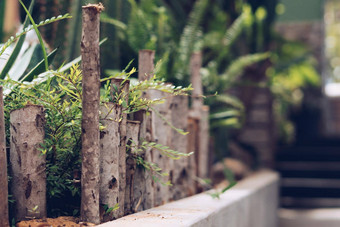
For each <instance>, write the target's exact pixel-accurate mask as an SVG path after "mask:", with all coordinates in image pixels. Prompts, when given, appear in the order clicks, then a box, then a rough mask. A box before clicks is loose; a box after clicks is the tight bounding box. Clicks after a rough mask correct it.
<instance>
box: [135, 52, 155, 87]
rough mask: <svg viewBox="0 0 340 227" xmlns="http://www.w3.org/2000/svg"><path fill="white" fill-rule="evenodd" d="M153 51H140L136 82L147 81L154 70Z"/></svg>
mask: <svg viewBox="0 0 340 227" xmlns="http://www.w3.org/2000/svg"><path fill="white" fill-rule="evenodd" d="M154 60H155V51H153V50H140V51H139V55H138V80H139V81H143V80H149V79H150V78H151V77H152V73H153V70H154Z"/></svg>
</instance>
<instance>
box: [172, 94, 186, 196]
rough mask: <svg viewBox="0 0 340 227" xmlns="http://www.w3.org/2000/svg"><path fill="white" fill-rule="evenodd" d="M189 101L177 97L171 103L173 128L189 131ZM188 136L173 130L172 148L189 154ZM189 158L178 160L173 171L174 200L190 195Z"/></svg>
mask: <svg viewBox="0 0 340 227" xmlns="http://www.w3.org/2000/svg"><path fill="white" fill-rule="evenodd" d="M188 105H189V100H188V97H187V96H175V97H173V99H172V103H171V122H172V124H173V126H175V127H176V128H178V129H182V130H183V131H185V132H186V131H187V130H188V113H189V106H188ZM187 147H188V135H185V136H184V135H181V134H179V133H178V132H177V131H176V130H174V129H172V135H171V148H172V149H173V150H176V151H179V152H181V153H187V150H188V148H187ZM188 168H189V158H181V159H179V160H176V161H175V162H174V165H173V169H172V170H171V174H170V176H172V179H171V182H172V183H173V186H172V187H171V188H170V189H171V194H172V199H173V200H178V199H181V198H184V197H185V196H187V194H188V192H187V191H188V190H186V187H187V185H188V183H189V171H190V170H189V169H188Z"/></svg>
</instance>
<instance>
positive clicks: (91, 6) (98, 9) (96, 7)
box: [82, 3, 105, 13]
mask: <svg viewBox="0 0 340 227" xmlns="http://www.w3.org/2000/svg"><path fill="white" fill-rule="evenodd" d="M82 8H83V9H89V10H95V11H96V12H97V13H100V12H102V11H104V9H105V8H104V6H103V4H102V3H99V4H91V3H90V4H87V5H86V6H83V7H82Z"/></svg>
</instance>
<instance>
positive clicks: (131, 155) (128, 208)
mask: <svg viewBox="0 0 340 227" xmlns="http://www.w3.org/2000/svg"><path fill="white" fill-rule="evenodd" d="M139 130H140V122H139V121H127V129H126V134H127V137H126V141H127V142H126V143H127V145H128V146H130V148H127V150H126V155H127V157H126V189H125V205H124V207H125V215H126V214H131V213H133V194H134V191H133V185H134V181H135V172H136V155H137V154H138V151H137V149H138V143H139V142H138V139H139Z"/></svg>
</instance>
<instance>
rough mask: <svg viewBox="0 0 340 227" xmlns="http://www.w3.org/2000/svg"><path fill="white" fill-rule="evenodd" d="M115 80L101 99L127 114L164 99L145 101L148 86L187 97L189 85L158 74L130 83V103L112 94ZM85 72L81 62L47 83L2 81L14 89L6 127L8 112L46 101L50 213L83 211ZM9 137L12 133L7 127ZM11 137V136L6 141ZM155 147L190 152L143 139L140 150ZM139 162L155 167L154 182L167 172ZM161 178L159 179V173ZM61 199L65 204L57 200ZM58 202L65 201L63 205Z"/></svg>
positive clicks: (104, 89) (165, 151) (105, 82)
mask: <svg viewBox="0 0 340 227" xmlns="http://www.w3.org/2000/svg"><path fill="white" fill-rule="evenodd" d="M135 71H136V70H135V69H132V70H130V71H129V72H125V71H123V72H122V73H119V74H118V75H117V76H120V77H122V76H124V77H126V79H128V78H129V77H130V76H131V75H132V74H133V73H134V72H135ZM111 79H112V78H105V79H102V83H103V85H104V86H103V87H102V89H101V102H102V103H103V104H104V103H105V102H107V101H111V102H116V103H118V104H119V105H121V106H122V107H123V111H124V112H125V113H132V112H135V111H138V110H141V109H148V108H149V107H150V106H152V105H155V104H157V103H160V102H162V101H163V100H162V99H160V100H147V99H142V98H141V96H142V92H143V91H146V90H148V89H157V90H161V91H163V92H168V93H170V94H172V95H186V93H187V91H188V90H190V88H179V87H174V86H168V85H166V84H164V83H163V82H162V81H160V80H157V79H156V77H154V78H153V79H151V80H149V81H142V82H137V81H136V82H135V83H133V84H132V85H131V88H130V95H129V102H128V103H124V102H125V101H124V100H125V98H126V97H124V96H122V95H121V94H118V93H114V94H113V96H112V95H111V94H112V93H111V91H110V87H111V85H110V81H111ZM81 81H82V74H81V71H80V70H79V67H78V66H77V65H74V66H73V67H72V68H71V69H70V72H69V73H63V72H59V73H58V72H55V73H54V76H50V77H45V78H44V80H43V81H38V82H36V81H35V80H33V81H32V82H25V83H21V82H17V81H14V80H11V79H10V78H7V79H6V80H2V81H1V82H3V84H4V86H5V87H11V88H12V92H11V93H10V94H9V95H7V96H6V98H5V112H6V122H7V127H6V128H7V130H9V129H8V128H9V125H8V124H9V113H10V111H12V110H14V109H18V108H20V107H24V106H25V105H27V104H28V103H30V104H36V105H42V106H44V109H45V118H46V126H45V140H44V143H43V144H42V145H41V154H42V155H46V160H47V165H46V171H47V189H48V190H47V198H48V206H49V207H48V212H49V215H50V216H57V215H65V214H69V215H72V214H73V212H74V210H75V209H78V210H79V201H80V199H79V197H80V187H79V177H80V174H79V170H80V163H81V162H80V156H79V153H80V151H81V127H80V125H81V113H82V112H81V111H82V107H81V103H82V102H81V99H82V85H81ZM7 135H8V136H9V132H8V131H7ZM8 138H9V137H7V140H8V141H9V139H8ZM146 147H152V148H154V149H157V150H159V151H160V152H161V153H162V154H165V155H166V156H168V157H169V158H173V159H178V158H179V157H186V156H188V155H190V154H181V153H178V152H176V151H174V150H171V149H170V148H168V147H166V146H162V145H159V144H156V143H146V142H145V143H143V144H141V145H140V147H139V148H138V149H137V150H138V151H140V149H144V148H146ZM134 157H135V158H136V160H137V162H138V164H140V165H142V166H144V168H146V169H147V170H150V171H152V172H153V173H155V174H154V176H155V178H154V179H155V180H158V179H159V176H164V174H165V173H163V172H162V170H161V169H160V168H159V167H158V166H157V165H156V164H154V163H149V162H145V161H144V160H142V159H141V158H140V156H139V155H138V154H135V155H134ZM157 176H158V177H157ZM60 199H62V200H63V201H64V203H62V204H61V203H60V202H58V203H57V202H56V201H58V200H60ZM58 204H61V205H62V207H61V206H60V205H58Z"/></svg>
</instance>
